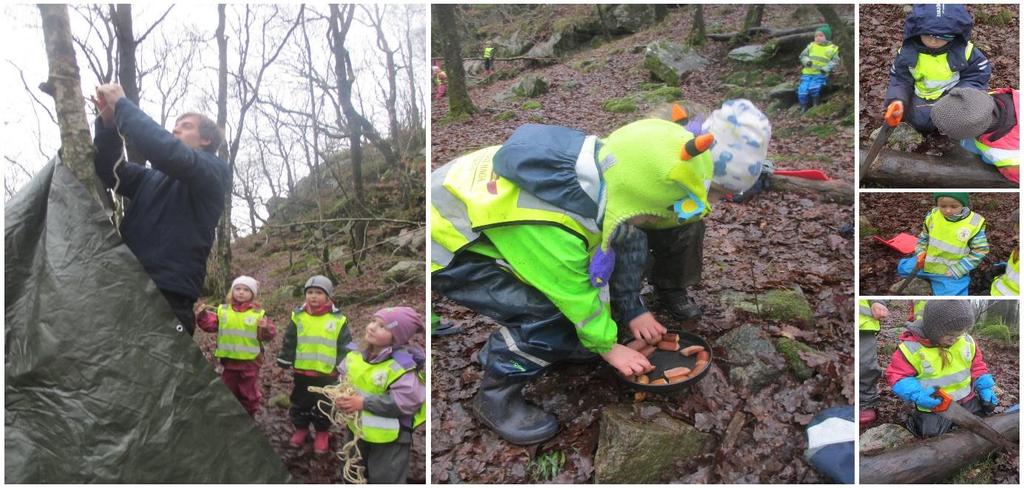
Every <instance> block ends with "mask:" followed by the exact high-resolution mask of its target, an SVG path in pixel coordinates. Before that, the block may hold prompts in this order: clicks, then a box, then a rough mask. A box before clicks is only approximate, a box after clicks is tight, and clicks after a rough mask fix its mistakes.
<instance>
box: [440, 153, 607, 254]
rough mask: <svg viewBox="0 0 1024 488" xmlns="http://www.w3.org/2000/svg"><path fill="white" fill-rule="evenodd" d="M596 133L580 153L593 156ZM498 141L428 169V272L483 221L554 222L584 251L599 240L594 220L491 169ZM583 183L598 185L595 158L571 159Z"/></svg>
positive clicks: (456, 249)
mask: <svg viewBox="0 0 1024 488" xmlns="http://www.w3.org/2000/svg"><path fill="white" fill-rule="evenodd" d="M596 142H597V137H596V136H588V137H587V138H586V140H585V142H584V144H583V149H582V150H581V151H580V156H581V157H588V156H589V158H590V160H591V161H593V158H594V147H595V144H596ZM499 149H501V146H491V147H487V148H484V149H480V150H479V151H476V152H473V153H470V154H467V155H465V156H462V157H460V158H458V159H456V160H454V161H451V162H449V163H448V164H446V165H444V166H442V167H440V168H438V169H437V170H435V171H434V173H433V174H431V177H430V186H431V201H430V204H431V206H430V226H431V227H430V251H431V255H430V260H431V272H434V271H437V270H439V269H443V268H445V267H446V266H448V264H450V263H451V261H452V259H453V258H454V257H455V254H456V253H458V252H460V251H462V250H463V249H466V248H467V247H469V245H470V244H472V243H473V242H474V241H476V240H477V239H479V238H480V235H481V234H480V231H482V230H483V229H486V228H489V227H497V226H503V225H515V224H535V225H554V226H557V227H560V228H562V229H564V230H566V231H568V232H569V233H571V234H572V235H575V236H577V237H579V238H580V239H582V240H583V241H584V242H585V243H586V246H587V249H588V250H589V251H590V252H593V251H594V250H595V249H596V248H597V245H598V244H599V243H600V241H601V231H600V229H599V228H598V226H597V220H595V219H591V218H587V217H583V216H582V215H578V214H575V213H573V212H570V211H567V210H563V209H561V208H558V207H556V206H554V205H551V204H549V203H547V202H545V201H543V200H541V199H540V198H537V197H536V196H534V195H533V194H531V193H529V192H526V191H523V190H521V189H520V188H519V187H518V186H516V184H515V183H512V182H511V181H509V180H507V179H505V178H503V177H501V176H498V175H497V174H496V173H495V172H494V163H493V158H494V155H495V153H497V152H498V150H499ZM576 167H577V172H578V173H577V177H578V178H579V180H580V182H581V186H583V185H587V184H589V185H592V186H593V187H594V188H598V187H600V184H601V183H600V175H599V173H598V170H597V165H596V164H595V163H591V164H577V165H576Z"/></svg>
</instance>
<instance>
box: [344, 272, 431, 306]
mask: <svg viewBox="0 0 1024 488" xmlns="http://www.w3.org/2000/svg"><path fill="white" fill-rule="evenodd" d="M419 278H420V277H419V276H413V277H412V278H409V279H407V280H405V281H403V282H401V283H398V284H397V285H395V286H392V287H391V288H388V289H387V290H384V291H382V292H380V293H378V294H376V295H374V296H372V297H370V298H367V299H365V300H362V301H360V302H357V303H348V304H345V305H346V306H348V307H358V306H360V305H364V304H366V303H369V302H373V301H376V300H380V299H383V298H386V297H388V296H391V293H393V292H394V291H395V290H397V289H399V288H401V287H403V286H405V285H407V284H409V282H411V281H412V280H416V279H419Z"/></svg>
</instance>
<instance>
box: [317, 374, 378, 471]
mask: <svg viewBox="0 0 1024 488" xmlns="http://www.w3.org/2000/svg"><path fill="white" fill-rule="evenodd" d="M308 390H309V391H310V392H312V393H318V394H321V395H323V396H325V397H327V401H324V400H318V401H317V402H316V408H317V409H318V410H320V412H322V413H323V414H324V415H326V416H327V418H328V419H330V420H331V423H332V424H334V425H337V426H340V427H343V428H349V425H350V424H351V426H352V427H351V429H350V430H351V431H352V440H350V441H348V442H346V443H345V444H343V445H342V446H341V450H339V451H338V452H337V453H335V455H337V456H338V459H340V460H341V461H342V462H343V463H344V466H343V467H342V470H341V476H342V477H343V478H344V479H345V482H346V483H350V484H358V485H364V484H366V468H365V467H364V466H363V465H362V462H363V455H362V453H360V452H359V444H358V442H359V439H361V438H362V437H363V433H362V428H361V426H360V424H359V412H345V411H344V410H342V409H340V408H338V407H337V406H335V404H334V400H335V399H336V398H338V397H343V396H355V395H358V394H359V392H358V391H356V389H355V388H354V387H353V386H352V385H351V384H349V382H348V379H346V378H344V377H342V378H341V379H340V381H339V382H338V384H335V385H330V386H324V387H319V386H310V387H308Z"/></svg>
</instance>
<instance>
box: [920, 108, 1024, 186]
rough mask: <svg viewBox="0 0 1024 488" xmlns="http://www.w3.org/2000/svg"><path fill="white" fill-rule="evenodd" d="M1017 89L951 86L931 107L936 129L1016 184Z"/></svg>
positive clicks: (1018, 169) (1018, 168)
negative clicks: (992, 89)
mask: <svg viewBox="0 0 1024 488" xmlns="http://www.w3.org/2000/svg"><path fill="white" fill-rule="evenodd" d="M1019 108H1020V92H1018V91H1017V90H1014V89H1012V88H1000V89H997V90H994V91H992V92H986V91H984V90H976V89H974V88H953V89H952V90H950V91H949V93H948V94H946V96H944V97H942V98H940V99H939V101H938V102H936V103H935V106H933V107H932V122H933V123H934V124H935V127H936V128H937V129H939V132H941V133H943V134H945V135H946V136H948V137H949V138H950V139H953V140H954V141H956V142H958V143H960V145H961V146H963V148H964V149H966V150H968V151H970V152H971V153H974V154H977V155H978V156H980V157H981V160H982V161H984V162H985V163H986V164H991V165H993V166H995V167H996V169H997V170H999V173H1000V174H1001V175H1003V177H1004V178H1006V179H1008V180H1010V181H1012V182H1014V183H1017V184H1020V122H1019V121H1018V120H1017V117H1018V113H1020V111H1019Z"/></svg>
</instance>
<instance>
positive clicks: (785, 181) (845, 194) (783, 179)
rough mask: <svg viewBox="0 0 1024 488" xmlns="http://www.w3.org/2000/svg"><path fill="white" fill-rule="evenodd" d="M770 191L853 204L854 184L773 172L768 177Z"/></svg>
mask: <svg viewBox="0 0 1024 488" xmlns="http://www.w3.org/2000/svg"><path fill="white" fill-rule="evenodd" d="M768 191H779V192H790V193H803V194H807V195H809V196H813V197H817V198H820V199H822V200H825V201H829V202H835V203H839V204H843V205H853V193H854V191H853V185H851V184H850V183H848V182H846V181H843V180H828V181H817V180H808V179H806V178H797V177H795V176H782V175H775V174H773V175H771V176H770V177H769V178H768Z"/></svg>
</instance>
